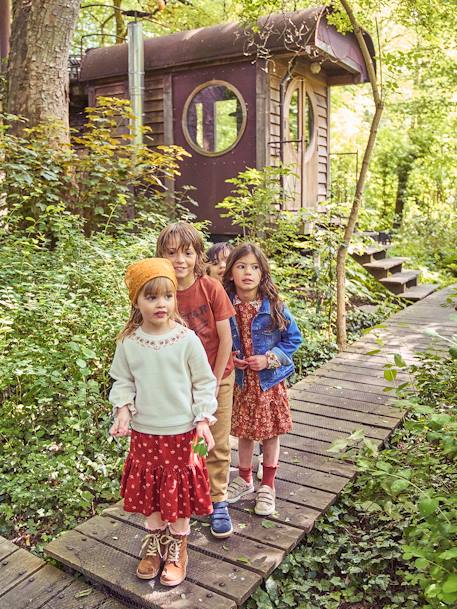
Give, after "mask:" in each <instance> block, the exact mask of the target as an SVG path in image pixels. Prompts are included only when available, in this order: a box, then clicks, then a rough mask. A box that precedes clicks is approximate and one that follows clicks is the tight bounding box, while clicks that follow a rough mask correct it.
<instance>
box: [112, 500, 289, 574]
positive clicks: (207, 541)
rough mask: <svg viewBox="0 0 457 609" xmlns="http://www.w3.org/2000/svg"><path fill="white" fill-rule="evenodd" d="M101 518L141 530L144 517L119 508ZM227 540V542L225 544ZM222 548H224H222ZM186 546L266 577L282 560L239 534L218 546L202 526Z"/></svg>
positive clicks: (277, 552) (274, 551)
mask: <svg viewBox="0 0 457 609" xmlns="http://www.w3.org/2000/svg"><path fill="white" fill-rule="evenodd" d="M104 516H105V517H108V516H109V517H110V518H113V519H117V520H121V521H122V522H126V523H129V524H132V525H134V526H136V527H138V528H140V529H142V530H143V522H144V518H143V517H142V516H140V515H139V514H130V513H128V512H124V510H122V509H120V508H119V507H114V508H109V510H105V512H104ZM229 541H230V543H228V542H229ZM223 545H224V546H225V547H226V548H227V549H225V548H223V547H222V546H223ZM189 546H190V547H191V548H192V549H195V550H199V551H200V552H203V553H206V554H210V555H211V556H214V557H216V558H219V559H222V560H226V561H228V562H231V563H232V564H234V565H236V566H237V567H239V568H242V569H244V568H245V569H249V570H252V571H255V572H256V573H259V574H260V575H262V576H263V577H268V575H270V573H271V572H272V571H273V569H275V568H276V567H277V566H278V565H279V564H280V562H281V561H282V559H283V557H284V552H283V551H281V550H279V549H276V548H271V547H267V546H265V545H262V544H257V543H255V542H253V541H251V540H250V539H246V538H244V537H241V536H239V535H232V536H231V537H230V538H228V539H227V540H224V542H223V543H221V540H220V539H219V540H218V539H216V538H215V537H213V536H212V535H211V533H210V531H209V527H203V526H201V527H200V528H199V529H198V530H197V529H195V528H193V529H192V531H191V534H190V536H189ZM243 556H244V557H246V558H248V559H249V563H245V562H244V561H243V560H240V557H243Z"/></svg>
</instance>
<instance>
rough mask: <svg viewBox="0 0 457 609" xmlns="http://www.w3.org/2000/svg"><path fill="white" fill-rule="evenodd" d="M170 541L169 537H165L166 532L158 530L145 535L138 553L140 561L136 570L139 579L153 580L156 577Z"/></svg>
mask: <svg viewBox="0 0 457 609" xmlns="http://www.w3.org/2000/svg"><path fill="white" fill-rule="evenodd" d="M170 539H171V537H169V536H168V535H167V531H166V530H160V529H157V530H156V531H151V532H150V533H148V535H145V537H144V538H143V545H142V546H141V552H140V558H141V560H140V562H139V564H138V567H137V570H136V574H137V577H139V578H140V579H154V577H157V575H158V574H159V571H160V567H161V566H162V559H163V557H164V556H165V554H166V549H167V543H168V542H169V540H170Z"/></svg>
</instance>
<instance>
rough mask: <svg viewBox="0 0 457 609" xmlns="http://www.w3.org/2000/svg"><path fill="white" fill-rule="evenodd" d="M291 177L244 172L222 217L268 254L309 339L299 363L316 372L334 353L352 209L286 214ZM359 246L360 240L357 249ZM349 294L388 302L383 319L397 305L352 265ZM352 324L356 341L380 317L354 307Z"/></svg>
mask: <svg viewBox="0 0 457 609" xmlns="http://www.w3.org/2000/svg"><path fill="white" fill-rule="evenodd" d="M289 175H291V170H290V168H288V167H265V168H264V169H263V170H258V169H247V170H245V171H242V172H240V173H239V174H238V176H237V177H236V178H233V179H230V180H227V181H228V182H229V183H230V184H233V185H234V188H233V194H232V195H230V196H228V197H226V198H225V199H224V200H223V201H222V202H221V203H219V204H218V205H217V207H218V208H220V209H222V210H224V211H223V213H221V215H222V217H227V218H230V220H231V222H232V223H233V224H234V225H236V226H239V227H240V228H241V229H242V234H243V237H242V238H243V240H249V241H254V242H256V243H258V244H259V245H260V246H261V247H262V249H263V250H264V251H265V253H266V255H267V257H268V259H269V261H270V265H271V269H272V273H273V275H274V278H275V281H276V283H277V285H278V286H279V287H280V290H281V291H282V292H283V293H284V294H288V295H289V297H288V300H289V302H290V303H291V307H292V309H293V311H294V314H295V316H296V318H297V320H298V323H299V325H300V328H301V330H302V332H303V334H304V337H305V340H304V345H303V346H302V347H301V351H300V352H299V356H298V358H297V361H301V362H302V363H303V364H304V367H305V368H307V369H314V368H315V367H317V366H319V365H321V364H322V363H323V362H324V361H326V360H327V359H328V358H329V357H331V356H332V355H334V353H335V344H334V343H335V340H334V333H335V300H336V274H335V265H336V252H337V248H338V245H339V243H340V240H341V238H342V228H343V223H344V219H345V217H346V215H347V209H345V208H344V207H342V206H337V205H329V206H327V207H326V208H324V209H322V210H320V211H317V210H313V209H307V210H302V211H301V212H298V213H297V212H290V211H284V208H287V206H288V202H289V201H288V195H287V192H286V191H285V189H283V187H282V185H281V184H282V180H283V179H284V178H285V177H287V176H289ZM357 246H358V243H357V241H355V242H354V246H353V247H354V248H356V247H357ZM285 261H287V264H285V263H284V262H285ZM347 291H348V294H349V296H350V299H351V300H352V301H353V302H354V303H355V304H357V305H358V304H361V303H364V302H380V303H381V302H383V301H384V312H382V311H381V312H380V313H379V315H380V316H382V315H383V314H385V312H386V311H387V310H388V309H389V307H392V306H393V305H392V304H391V301H390V299H389V298H388V297H387V299H386V296H385V293H384V292H383V293H381V292H380V288H379V284H378V286H376V282H375V281H374V280H373V278H372V277H370V276H369V275H368V274H367V273H366V272H365V271H364V270H363V269H362V268H361V267H360V265H358V264H357V263H355V262H352V261H349V262H348V265H347ZM348 321H349V332H350V333H352V336H351V338H355V336H357V332H359V331H361V330H363V329H364V328H366V327H369V326H370V325H372V324H373V323H374V322H375V319H374V317H373V315H369V314H364V313H362V312H360V310H358V309H357V308H356V307H350V309H349V312H348ZM324 337H325V338H324ZM299 368H300V364H299Z"/></svg>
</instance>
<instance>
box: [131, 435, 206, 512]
mask: <svg viewBox="0 0 457 609" xmlns="http://www.w3.org/2000/svg"><path fill="white" fill-rule="evenodd" d="M194 439H195V430H191V431H189V432H187V433H183V434H178V435H176V436H154V435H150V434H145V433H140V432H138V431H132V436H131V439H130V451H129V454H128V456H127V459H126V461H125V464H124V470H123V473H122V479H121V496H122V497H123V498H124V510H125V511H126V512H134V513H137V514H143V515H144V516H150V515H151V514H152V513H153V512H160V515H161V518H162V520H165V521H167V522H175V521H176V520H177V519H178V518H189V517H190V516H192V514H195V515H198V516H203V515H206V514H211V512H212V509H213V508H212V503H211V496H210V486H209V480H208V470H207V469H206V464H205V461H204V459H203V458H202V457H200V456H198V455H196V454H195V453H194V452H193V451H192V443H193V441H194Z"/></svg>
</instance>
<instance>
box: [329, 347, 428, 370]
mask: <svg viewBox="0 0 457 609" xmlns="http://www.w3.org/2000/svg"><path fill="white" fill-rule="evenodd" d="M402 356H403V359H404V360H405V362H406V363H407V364H413V363H415V362H416V361H417V358H415V357H413V356H407V355H405V354H402ZM340 360H344V361H346V362H347V363H348V365H351V364H350V363H349V362H357V366H363V367H364V368H365V367H371V366H373V367H375V366H378V367H381V368H382V367H383V366H384V365H385V364H388V363H390V364H392V363H393V362H394V359H393V357H391V356H390V355H389V354H388V353H382V351H381V352H380V353H377V354H376V355H364V354H362V353H351V352H350V351H343V352H341V353H339V354H338V355H337V356H336V357H335V358H334V359H333V360H331V361H340Z"/></svg>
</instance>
